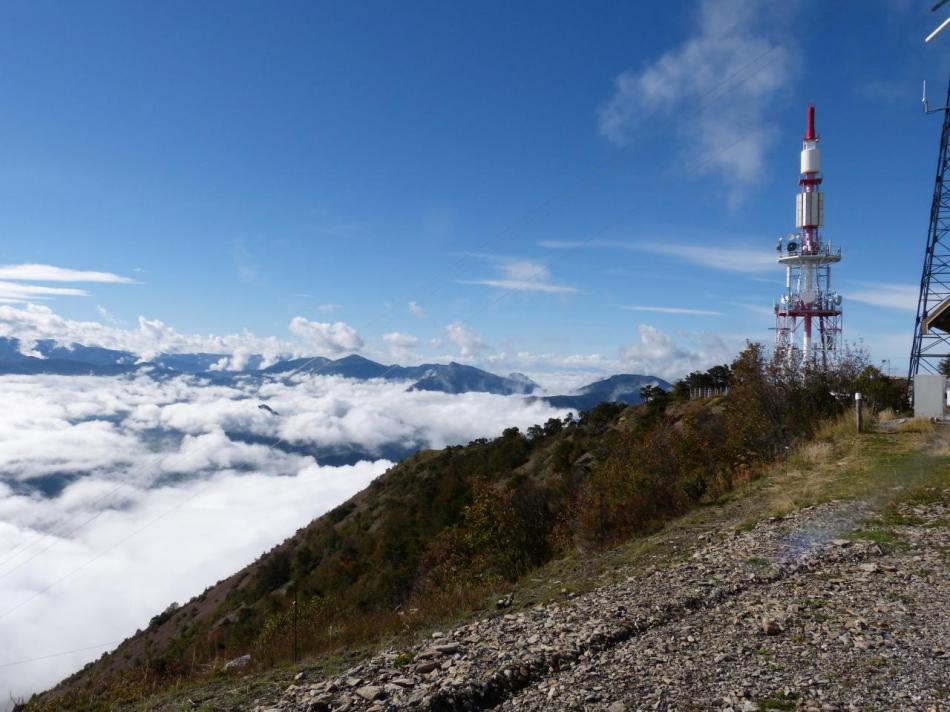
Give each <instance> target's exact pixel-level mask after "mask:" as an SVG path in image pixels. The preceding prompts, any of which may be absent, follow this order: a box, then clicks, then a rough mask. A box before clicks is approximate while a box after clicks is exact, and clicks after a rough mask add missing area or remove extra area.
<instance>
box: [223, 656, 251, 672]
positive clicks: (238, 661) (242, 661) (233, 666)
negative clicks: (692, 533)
mask: <svg viewBox="0 0 950 712" xmlns="http://www.w3.org/2000/svg"><path fill="white" fill-rule="evenodd" d="M250 664H251V656H250V655H241V656H240V657H237V658H234V659H233V660H228V661H227V662H226V663H225V664H224V665H223V666H222V667H221V669H222V670H225V671H227V670H237V669H240V668H244V667H247V666H248V665H250Z"/></svg>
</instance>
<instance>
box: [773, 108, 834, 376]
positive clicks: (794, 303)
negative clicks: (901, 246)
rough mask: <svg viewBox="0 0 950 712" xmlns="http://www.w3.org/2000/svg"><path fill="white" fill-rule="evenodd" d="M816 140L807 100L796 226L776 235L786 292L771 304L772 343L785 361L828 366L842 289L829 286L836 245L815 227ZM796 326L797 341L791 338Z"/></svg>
mask: <svg viewBox="0 0 950 712" xmlns="http://www.w3.org/2000/svg"><path fill="white" fill-rule="evenodd" d="M818 141H819V138H818V134H817V133H815V107H814V106H813V105H811V104H809V105H808V128H807V130H806V132H805V137H804V139H803V144H802V156H801V177H800V178H799V181H798V184H799V186H800V187H801V189H800V190H799V193H798V195H797V196H796V200H795V226H796V227H797V228H798V232H797V233H796V234H791V235H788V236H787V237H784V238H781V237H780V238H779V241H778V246H777V247H776V249H777V250H778V253H779V256H778V261H779V264H781V265H783V266H784V267H785V292H784V293H783V294H782V296H781V299H780V300H779V302H778V303H777V304H775V347H776V350H777V351H779V350H781V352H782V353H783V354H784V355H785V356H786V358H788V359H789V362H791V361H792V360H793V359H794V358H795V356H796V355H800V356H801V361H802V364H803V365H804V366H806V367H813V368H828V367H829V366H831V365H832V364H833V363H834V361H835V356H836V354H837V347H838V341H839V338H840V336H841V295H840V294H838V293H837V292H834V291H832V289H831V266H832V265H833V264H836V263H837V262H840V261H841V248H840V247H839V248H838V249H837V250H833V249H832V247H831V243H830V242H825V241H823V240H822V236H821V233H820V228H821V227H822V226H823V225H824V224H825V195H824V193H822V192H821V151H820V150H819V148H818ZM816 331H817V334H816V333H815V332H816ZM799 332H801V346H798V345H797V343H796V342H797V341H798V334H799Z"/></svg>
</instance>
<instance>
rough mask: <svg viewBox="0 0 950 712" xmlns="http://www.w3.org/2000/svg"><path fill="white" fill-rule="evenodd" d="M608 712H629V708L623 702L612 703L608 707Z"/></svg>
mask: <svg viewBox="0 0 950 712" xmlns="http://www.w3.org/2000/svg"><path fill="white" fill-rule="evenodd" d="M607 712H627V706H626V705H625V704H624V703H623V702H619V701H618V702H611V703H610V704H609V705H607Z"/></svg>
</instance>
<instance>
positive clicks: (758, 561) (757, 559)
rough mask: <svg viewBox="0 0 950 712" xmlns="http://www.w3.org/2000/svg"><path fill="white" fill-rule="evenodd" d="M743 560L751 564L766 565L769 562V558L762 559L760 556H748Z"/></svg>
mask: <svg viewBox="0 0 950 712" xmlns="http://www.w3.org/2000/svg"><path fill="white" fill-rule="evenodd" d="M745 562H746V563H747V564H751V565H752V566H767V565H768V563H769V560H768V559H763V558H762V557H761V556H750V557H749V558H748V559H746V560H745Z"/></svg>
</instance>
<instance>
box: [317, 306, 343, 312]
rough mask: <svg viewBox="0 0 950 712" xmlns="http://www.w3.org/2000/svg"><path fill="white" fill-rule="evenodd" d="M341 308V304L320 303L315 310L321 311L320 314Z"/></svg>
mask: <svg viewBox="0 0 950 712" xmlns="http://www.w3.org/2000/svg"><path fill="white" fill-rule="evenodd" d="M341 308H342V307H341V305H339V304H320V305H319V306H318V307H317V311H318V312H320V313H322V314H329V313H330V312H335V311H337V310H338V309H341Z"/></svg>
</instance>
